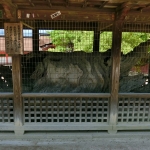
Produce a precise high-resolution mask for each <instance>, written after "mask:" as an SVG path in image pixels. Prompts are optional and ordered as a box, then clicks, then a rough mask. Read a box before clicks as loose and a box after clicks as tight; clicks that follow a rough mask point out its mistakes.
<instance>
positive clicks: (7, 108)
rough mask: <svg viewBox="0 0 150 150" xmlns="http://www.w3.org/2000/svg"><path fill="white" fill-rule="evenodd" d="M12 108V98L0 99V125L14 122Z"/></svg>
mask: <svg viewBox="0 0 150 150" xmlns="http://www.w3.org/2000/svg"><path fill="white" fill-rule="evenodd" d="M13 110H14V106H13V99H12V98H8V97H7V98H0V123H5V122H14V111H13Z"/></svg>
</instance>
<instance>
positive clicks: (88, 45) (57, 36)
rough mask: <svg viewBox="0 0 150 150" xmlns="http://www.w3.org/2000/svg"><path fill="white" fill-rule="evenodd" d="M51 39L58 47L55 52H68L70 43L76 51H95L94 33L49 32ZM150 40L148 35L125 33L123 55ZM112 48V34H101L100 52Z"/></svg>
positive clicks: (123, 35) (122, 47)
mask: <svg viewBox="0 0 150 150" xmlns="http://www.w3.org/2000/svg"><path fill="white" fill-rule="evenodd" d="M49 33H50V38H51V39H52V41H53V43H54V44H55V45H56V50H55V51H61V52H64V51H66V50H67V48H66V47H67V44H68V43H69V42H72V43H74V50H75V51H81V50H82V51H85V52H92V51H93V31H67V30H54V31H49ZM149 38H150V34H148V33H139V32H123V33H122V43H121V51H122V52H123V54H127V53H129V52H131V51H132V50H133V49H134V47H136V46H138V45H139V44H140V43H141V42H145V41H146V40H148V39H149ZM111 46H112V32H102V33H100V52H105V51H107V50H108V49H111Z"/></svg>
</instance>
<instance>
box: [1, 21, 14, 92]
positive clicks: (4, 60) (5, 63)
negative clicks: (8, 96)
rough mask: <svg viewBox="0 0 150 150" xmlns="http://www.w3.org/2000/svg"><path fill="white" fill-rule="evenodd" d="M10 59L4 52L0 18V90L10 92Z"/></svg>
mask: <svg viewBox="0 0 150 150" xmlns="http://www.w3.org/2000/svg"><path fill="white" fill-rule="evenodd" d="M11 66H12V59H11V56H9V55H8V54H7V53H6V52H5V33H4V21H3V20H0V92H12V87H13V86H12V67H11Z"/></svg>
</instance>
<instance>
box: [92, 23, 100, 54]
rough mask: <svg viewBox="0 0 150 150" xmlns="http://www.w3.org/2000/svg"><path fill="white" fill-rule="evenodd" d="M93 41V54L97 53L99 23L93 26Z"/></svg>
mask: <svg viewBox="0 0 150 150" xmlns="http://www.w3.org/2000/svg"><path fill="white" fill-rule="evenodd" d="M94 26H95V27H94V41H93V52H99V42H100V31H99V23H98V22H96V23H95V24H94Z"/></svg>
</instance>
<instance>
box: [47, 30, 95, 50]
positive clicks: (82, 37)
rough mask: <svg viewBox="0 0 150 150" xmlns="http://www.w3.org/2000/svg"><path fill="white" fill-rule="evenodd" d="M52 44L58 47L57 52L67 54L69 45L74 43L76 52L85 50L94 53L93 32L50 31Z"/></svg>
mask: <svg viewBox="0 0 150 150" xmlns="http://www.w3.org/2000/svg"><path fill="white" fill-rule="evenodd" d="M48 33H50V38H51V39H52V42H53V43H54V44H55V45H56V50H55V51H61V52H65V51H66V50H67V45H68V43H70V42H71V43H74V50H75V51H78V50H83V51H85V52H92V49H93V48H92V47H93V32H92V31H65V30H54V31H49V32H48Z"/></svg>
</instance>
